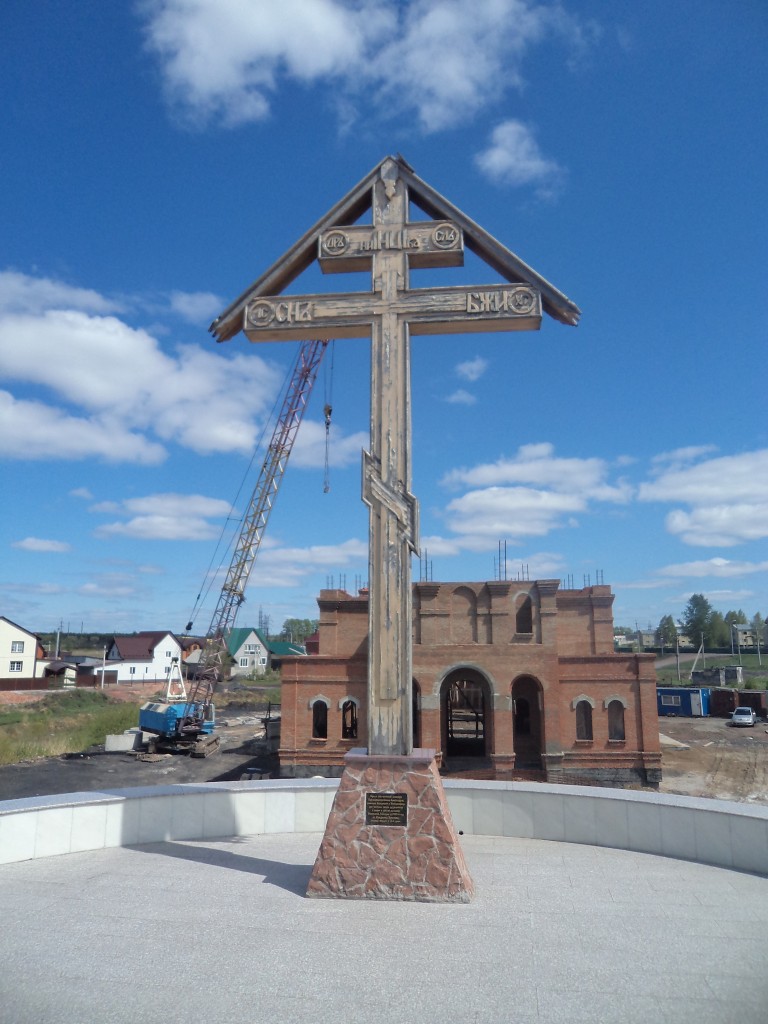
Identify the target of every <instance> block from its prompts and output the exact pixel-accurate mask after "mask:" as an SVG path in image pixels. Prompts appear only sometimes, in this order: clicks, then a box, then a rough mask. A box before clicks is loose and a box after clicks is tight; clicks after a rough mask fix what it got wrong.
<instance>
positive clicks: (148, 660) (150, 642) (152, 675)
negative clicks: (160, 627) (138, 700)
mask: <svg viewBox="0 0 768 1024" xmlns="http://www.w3.org/2000/svg"><path fill="white" fill-rule="evenodd" d="M174 658H175V659H176V660H177V661H179V662H180V661H181V644H180V643H179V641H178V640H177V639H176V637H175V636H174V635H173V633H168V632H163V631H148V632H143V633H133V634H131V635H129V636H116V637H114V638H113V640H112V643H111V644H110V645H109V648H108V650H107V658H106V662H107V670H108V672H109V673H110V675H111V674H112V673H115V674H116V680H117V682H118V683H149V682H158V683H164V682H165V680H166V679H167V678H168V673H169V672H170V670H171V666H172V664H173V660H174ZM111 677H112V678H115V676H112V675H111Z"/></svg>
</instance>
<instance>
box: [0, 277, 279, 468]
mask: <svg viewBox="0 0 768 1024" xmlns="http://www.w3.org/2000/svg"><path fill="white" fill-rule="evenodd" d="M6 276H7V275H6ZM1 277H2V275H0V278H1ZM18 278H19V275H16V277H15V278H14V280H15V283H16V285H18V283H19V282H18V280H17V279H18ZM25 281H26V283H27V284H28V285H29V288H28V291H29V294H30V295H33V294H35V293H36V287H35V281H34V279H31V278H26V279H25ZM6 283H7V282H6ZM38 283H39V282H38ZM43 284H44V285H45V287H44V288H43V289H41V290H42V292H44V293H45V294H47V293H48V291H49V290H50V287H51V286H52V285H53V284H55V282H50V281H44V282H43ZM21 290H22V291H23V290H24V289H23V288H22V289H21ZM53 290H54V291H55V289H53ZM75 291H76V290H75ZM85 294H87V295H89V296H90V295H91V294H92V293H90V292H88V293H85ZM179 294H180V293H179ZM57 297H60V298H62V299H67V298H71V299H73V301H76V300H77V299H78V295H77V294H73V290H72V289H68V288H67V287H65V286H62V289H61V292H60V294H58V293H57ZM43 298H44V296H43ZM89 301H90V300H89ZM180 301H181V305H182V306H184V301H183V300H180ZM41 303H42V305H41V307H40V309H39V310H38V311H36V312H35V311H30V310H27V311H25V312H15V313H6V314H5V315H2V313H0V375H2V376H3V377H4V378H5V379H6V380H8V381H14V382H17V383H18V384H19V385H20V386H21V387H22V388H24V387H32V388H36V389H37V390H38V393H39V392H40V391H41V390H45V391H47V392H48V393H49V394H50V395H51V396H52V397H53V400H52V401H50V402H43V401H40V400H36V401H29V400H26V399H22V398H19V399H17V398H16V397H15V396H13V395H12V394H10V393H9V392H0V427H2V429H0V438H1V440H0V454H2V455H5V456H7V457H10V458H32V459H42V458H71V459H80V458H87V457H101V458H103V459H105V460H108V461H112V462H137V463H143V464H153V463H158V462H161V461H162V460H163V459H164V458H165V455H166V448H165V445H166V444H169V443H175V444H179V445H182V446H184V447H187V448H191V449H192V450H194V451H197V452H201V453H210V452H228V451H239V452H243V453H249V452H251V451H252V449H253V447H254V444H255V440H256V436H257V430H256V420H257V419H258V418H260V417H263V416H264V414H265V413H266V412H267V411H268V410H269V409H270V408H271V406H272V403H273V400H274V395H275V393H276V391H278V390H279V388H280V383H281V377H282V374H281V373H279V372H277V371H276V370H275V369H274V368H273V367H271V366H270V365H269V364H267V363H265V362H264V360H263V359H261V358H260V357H259V356H258V355H256V354H255V353H253V352H252V351H247V352H231V353H230V352H227V353H225V352H223V351H222V350H220V349H214V348H213V346H211V349H210V350H208V349H203V348H201V347H199V346H196V345H180V346H178V347H177V348H176V349H175V350H173V351H170V352H168V351H165V350H164V349H163V348H162V347H161V345H160V343H159V342H158V340H157V339H156V338H155V337H153V336H152V335H151V334H150V333H149V332H148V331H146V330H142V329H139V328H135V327H131V326H129V325H128V324H126V323H125V322H123V321H122V320H121V319H119V318H117V317H115V316H101V315H95V314H91V313H89V312H85V311H83V310H82V309H76V308H68V309H51V308H44V307H45V303H44V302H43V299H41ZM81 304H85V303H81ZM92 304H94V305H98V303H96V302H93V303H92ZM192 304H194V302H192ZM189 308H190V309H191V305H190V307H189ZM233 382H236V384H237V386H233ZM37 397H38V396H37V395H36V398H37Z"/></svg>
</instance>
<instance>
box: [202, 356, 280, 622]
mask: <svg viewBox="0 0 768 1024" xmlns="http://www.w3.org/2000/svg"><path fill="white" fill-rule="evenodd" d="M291 372H292V368H291V367H290V366H289V368H288V372H287V374H286V377H285V381H284V382H283V389H282V390H283V391H285V390H286V388H287V387H288V382H289V380H290V378H291ZM281 394H282V392H280V391H278V392H276V394H275V401H274V404H273V406H272V411H271V412H270V414H269V416H267V417H266V419H265V420H264V423H263V425H262V428H261V434H260V435H259V437H258V439H257V441H256V444H255V445H254V447H253V451H252V452H251V458H250V461H249V463H248V465H247V466H246V468H245V471H244V473H243V478H242V480H241V481H240V486H239V487H238V488H237V493H236V494H235V497H234V499H233V501H232V504H231V508H232V509H233V510H234V509H235V507H236V505H237V502H238V501H239V500H240V495H241V494H242V493H243V489H244V488H245V485H246V482H247V481H248V479H249V477H250V475H251V471H252V469H253V464H254V462H255V461H256V457H257V455H259V454H260V453H261V452H262V451H263V450H264V442H265V439H266V437H267V431H268V430H269V429H272V428H273V424H274V423H275V422H276V420H277V416H278V407H279V405H280V399H281ZM244 517H245V512H244V513H243V514H242V515H241V516H239V518H238V517H235V516H231V515H229V516H227V517H226V519H225V520H224V523H223V525H222V527H221V532H220V533H219V539H218V540H217V541H216V547H215V549H214V552H213V554H212V555H211V560H210V562H209V563H208V568H207V569H206V571H205V574H204V576H203V582H202V584H201V585H200V593H199V594H198V595H197V598H196V599H195V603H194V606H193V608H192V611H191V612H190V613H189V620H188V622H187V625H186V632H187V633H189V632H190V630H191V629H192V628H193V626H194V622H195V618H196V616H197V615H198V613H199V612H200V609H201V608H202V606H203V604H204V603H205V602H206V601H207V600H208V596H209V595H210V592H211V590H212V589H213V585H214V583H215V582H216V581H217V579H218V577H219V575H220V573H221V571H222V569H223V567H224V564H225V561H226V560H228V558H229V554H230V552H231V551H232V550H233V549H234V545H235V541H236V538H237V533H234V532H233V533H232V535H231V537H230V539H229V541H228V543H227V545H226V547H225V548H224V550H223V551H222V555H221V559H220V561H219V563H218V565H217V567H216V569H215V570H214V568H213V566H214V563H215V561H216V558H217V556H218V554H219V551H220V550H221V549H222V545H223V544H224V538H225V535H226V533H227V530H229V529H230V525H231V524H232V523H233V522H236V523H238V524H242V521H243V519H244Z"/></svg>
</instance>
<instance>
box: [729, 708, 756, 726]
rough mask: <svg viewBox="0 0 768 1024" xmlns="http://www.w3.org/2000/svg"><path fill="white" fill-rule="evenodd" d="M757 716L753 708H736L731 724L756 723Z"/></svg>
mask: <svg viewBox="0 0 768 1024" xmlns="http://www.w3.org/2000/svg"><path fill="white" fill-rule="evenodd" d="M756 721H757V716H756V715H755V712H754V711H753V710H752V708H736V710H735V711H734V712H733V714H732V715H731V725H754V724H755V722H756Z"/></svg>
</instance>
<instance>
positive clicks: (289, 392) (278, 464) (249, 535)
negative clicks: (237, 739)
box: [180, 341, 328, 734]
mask: <svg viewBox="0 0 768 1024" xmlns="http://www.w3.org/2000/svg"><path fill="white" fill-rule="evenodd" d="M327 345H328V342H327V341H305V342H302V344H301V347H300V349H299V353H298V355H297V357H296V362H295V363H294V366H293V369H292V372H291V373H290V374H289V375H288V378H287V383H286V387H285V393H284V396H283V401H282V407H281V410H280V414H279V416H278V418H277V422H276V424H275V428H274V431H273V432H272V438H271V440H270V442H269V447H268V449H267V453H266V456H265V458H264V463H263V465H262V467H261V472H260V474H259V478H258V480H257V482H256V486H255V487H254V489H253V493H252V495H251V499H250V502H249V505H248V510H247V512H246V514H245V516H244V517H243V523H242V527H241V529H240V535H239V537H238V539H237V544H236V545H235V549H234V552H233V555H232V560H231V562H230V566H229V569H228V571H227V575H226V579H225V580H224V585H223V586H222V588H221V594H220V595H219V600H218V604H217V605H216V610H215V612H214V614H213V618H212V620H211V625H210V627H209V629H208V632H207V634H206V639H205V644H204V646H203V649H202V651H201V653H200V662H199V665H198V670H197V674H196V677H195V679H194V681H193V683H192V685H191V687H190V693H189V697H188V704H187V711H188V714H187V715H186V716H185V717H184V719H183V721H182V722H181V724H180V732H182V733H186V734H190V733H193V734H194V733H199V732H200V730H201V727H202V724H203V722H204V720H205V717H206V714H207V711H208V708H209V707H210V704H211V700H212V697H213V693H214V690H215V689H216V686H217V685H218V683H219V682H220V681H221V678H222V676H223V673H224V667H225V665H226V659H227V634H228V633H229V631H230V630H231V629H232V628H233V627H234V625H235V621H236V619H237V613H238V611H239V609H240V605H241V604H242V603H243V601H244V600H245V588H246V586H247V584H248V577H249V576H250V574H251V569H252V568H253V564H254V562H255V561H256V555H257V553H258V550H259V546H260V544H261V539H262V537H263V536H264V530H265V529H266V526H267V523H268V521H269V516H270V513H271V512H272V507H273V505H274V503H275V498H276V497H277V494H278V491H279V489H280V483H281V481H282V478H283V474H284V473H285V467H286V465H287V463H288V459H289V457H290V454H291V450H292V448H293V443H294V441H295V440H296V434H297V433H298V430H299V426H300V425H301V421H302V419H303V417H304V412H305V410H306V407H307V402H308V401H309V396H310V395H311V393H312V388H313V386H314V383H315V380H316V378H317V371H318V369H319V367H320V363H321V361H322V358H323V355H324V354H325V349H326V347H327Z"/></svg>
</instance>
